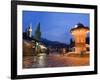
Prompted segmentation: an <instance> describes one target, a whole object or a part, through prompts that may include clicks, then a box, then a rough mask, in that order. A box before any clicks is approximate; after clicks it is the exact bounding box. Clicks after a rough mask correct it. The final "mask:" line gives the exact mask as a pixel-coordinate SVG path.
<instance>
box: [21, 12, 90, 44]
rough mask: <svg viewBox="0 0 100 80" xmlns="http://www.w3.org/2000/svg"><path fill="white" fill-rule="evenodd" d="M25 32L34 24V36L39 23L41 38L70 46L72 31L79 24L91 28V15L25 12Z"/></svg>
mask: <svg viewBox="0 0 100 80" xmlns="http://www.w3.org/2000/svg"><path fill="white" fill-rule="evenodd" d="M22 22H23V23H22V25H23V32H24V31H25V29H26V28H27V27H29V25H30V24H32V29H33V35H34V31H35V30H36V28H37V26H38V23H40V28H41V33H42V35H41V37H42V38H45V39H48V40H51V41H59V42H62V43H66V44H69V43H70V39H71V38H72V35H71V33H70V30H71V29H72V28H73V27H74V26H75V25H76V24H77V23H82V24H83V25H85V26H87V27H89V25H90V24H89V22H90V20H89V14H82V13H81V14H79V13H67V12H66V13H62V12H35V11H23V21H22Z"/></svg>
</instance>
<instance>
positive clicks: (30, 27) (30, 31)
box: [27, 24, 32, 38]
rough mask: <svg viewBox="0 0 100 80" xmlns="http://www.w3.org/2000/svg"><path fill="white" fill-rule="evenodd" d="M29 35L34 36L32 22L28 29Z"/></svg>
mask: <svg viewBox="0 0 100 80" xmlns="http://www.w3.org/2000/svg"><path fill="white" fill-rule="evenodd" d="M27 36H28V37H30V38H31V37H32V24H30V26H29V27H28V29H27Z"/></svg>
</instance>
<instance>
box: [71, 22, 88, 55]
mask: <svg viewBox="0 0 100 80" xmlns="http://www.w3.org/2000/svg"><path fill="white" fill-rule="evenodd" d="M70 32H71V34H72V35H73V37H74V41H75V47H74V48H75V53H77V54H81V53H82V52H85V51H86V36H87V33H88V32H89V28H88V27H85V26H84V25H83V24H81V23H78V24H77V25H75V27H74V28H72V29H71V30H70Z"/></svg>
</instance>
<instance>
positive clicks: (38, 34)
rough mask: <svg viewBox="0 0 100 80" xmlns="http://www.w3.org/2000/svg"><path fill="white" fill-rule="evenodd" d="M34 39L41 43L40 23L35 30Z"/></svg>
mask: <svg viewBox="0 0 100 80" xmlns="http://www.w3.org/2000/svg"><path fill="white" fill-rule="evenodd" d="M34 38H35V39H36V40H38V41H39V40H40V38H41V31H40V23H39V24H38V26H37V28H36V30H35V35H34Z"/></svg>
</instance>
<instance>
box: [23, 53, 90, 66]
mask: <svg viewBox="0 0 100 80" xmlns="http://www.w3.org/2000/svg"><path fill="white" fill-rule="evenodd" d="M85 65H89V56H88V57H79V56H78V57H73V56H67V55H60V54H49V55H39V56H25V57H24V58H23V68H43V67H68V66H85Z"/></svg>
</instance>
